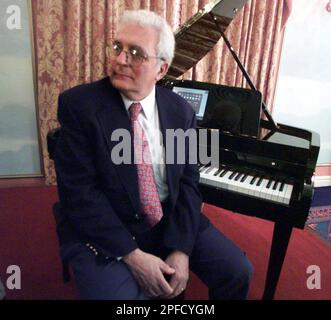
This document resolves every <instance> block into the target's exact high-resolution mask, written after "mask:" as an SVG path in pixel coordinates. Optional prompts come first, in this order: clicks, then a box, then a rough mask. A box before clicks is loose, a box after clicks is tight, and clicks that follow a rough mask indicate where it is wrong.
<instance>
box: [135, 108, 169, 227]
mask: <svg viewBox="0 0 331 320" xmlns="http://www.w3.org/2000/svg"><path fill="white" fill-rule="evenodd" d="M129 111H130V116H131V126H132V130H133V135H134V156H135V163H136V167H137V174H138V184H139V196H140V204H141V207H142V210H143V212H144V214H145V217H146V220H147V222H148V224H149V225H150V226H154V225H156V224H157V223H158V222H159V221H160V220H161V218H162V215H163V213H162V206H161V203H160V199H159V195H158V192H157V188H156V184H155V179H154V172H153V165H152V157H151V153H150V150H149V146H148V140H147V138H146V135H145V133H144V130H143V128H142V127H141V125H140V123H139V122H138V115H139V113H140V111H141V104H140V103H132V105H131V106H130V109H129Z"/></svg>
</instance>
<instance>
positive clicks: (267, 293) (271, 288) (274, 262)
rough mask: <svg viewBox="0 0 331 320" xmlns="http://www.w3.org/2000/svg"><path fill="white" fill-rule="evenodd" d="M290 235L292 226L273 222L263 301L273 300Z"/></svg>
mask: <svg viewBox="0 0 331 320" xmlns="http://www.w3.org/2000/svg"><path fill="white" fill-rule="evenodd" d="M291 233H292V226H289V225H288V224H286V223H283V222H275V225H274V232H273V237H272V245H271V251H270V257H269V265H268V272H267V279H266V283H265V288H264V293H263V300H272V299H273V298H274V294H275V291H276V287H277V283H278V279H279V275H280V272H281V269H282V266H283V262H284V259H285V255H286V250H287V246H288V243H289V240H290V237H291Z"/></svg>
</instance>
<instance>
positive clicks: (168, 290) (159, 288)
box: [123, 249, 175, 297]
mask: <svg viewBox="0 0 331 320" xmlns="http://www.w3.org/2000/svg"><path fill="white" fill-rule="evenodd" d="M123 261H124V262H125V263H126V264H127V265H128V266H129V268H130V270H131V272H132V274H133V276H134V278H135V279H136V280H137V282H138V283H139V285H140V287H141V288H142V290H143V291H144V293H145V295H146V296H147V297H159V296H169V295H171V294H172V293H173V291H174V290H173V288H172V287H171V286H170V285H169V283H168V282H167V281H166V279H165V278H164V275H163V274H164V273H165V274H169V275H172V274H174V273H175V270H174V269H173V268H171V267H169V265H168V264H166V263H165V262H164V261H163V260H161V259H160V258H158V257H156V256H154V255H152V254H149V253H146V252H144V251H142V250H140V249H135V250H134V251H132V252H130V253H129V254H127V255H126V256H124V257H123Z"/></svg>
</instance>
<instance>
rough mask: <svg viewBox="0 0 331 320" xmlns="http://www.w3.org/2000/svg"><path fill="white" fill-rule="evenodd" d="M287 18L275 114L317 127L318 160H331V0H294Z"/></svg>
mask: <svg viewBox="0 0 331 320" xmlns="http://www.w3.org/2000/svg"><path fill="white" fill-rule="evenodd" d="M292 9H293V10H292V13H291V16H290V18H289V20H288V22H287V26H286V33H285V37H284V45H283V52H282V60H281V64H280V71H279V78H278V85H277V91H276V97H275V106H274V109H273V117H274V119H275V121H276V122H280V123H283V124H288V125H292V126H294V127H299V128H303V129H308V130H312V131H316V132H318V133H319V134H320V137H321V150H320V154H319V158H318V164H331V120H330V119H331V12H329V10H330V11H331V3H330V1H329V0H293V8H292Z"/></svg>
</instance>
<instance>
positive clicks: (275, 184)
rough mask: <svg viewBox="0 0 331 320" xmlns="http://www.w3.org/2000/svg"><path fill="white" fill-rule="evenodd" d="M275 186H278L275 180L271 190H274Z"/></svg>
mask: <svg viewBox="0 0 331 320" xmlns="http://www.w3.org/2000/svg"><path fill="white" fill-rule="evenodd" d="M277 185H278V181H277V180H276V181H275V183H274V185H273V186H272V190H276V189H277Z"/></svg>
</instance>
